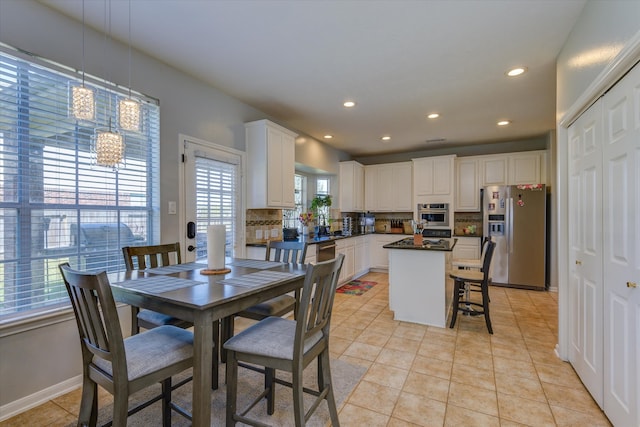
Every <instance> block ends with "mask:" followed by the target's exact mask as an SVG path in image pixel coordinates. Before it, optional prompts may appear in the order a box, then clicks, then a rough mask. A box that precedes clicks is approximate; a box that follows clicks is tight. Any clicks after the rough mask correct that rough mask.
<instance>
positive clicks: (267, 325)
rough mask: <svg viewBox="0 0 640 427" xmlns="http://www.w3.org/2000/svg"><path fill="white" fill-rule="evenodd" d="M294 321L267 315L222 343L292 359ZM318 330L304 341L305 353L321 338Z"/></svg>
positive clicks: (230, 347) (234, 349)
mask: <svg viewBox="0 0 640 427" xmlns="http://www.w3.org/2000/svg"><path fill="white" fill-rule="evenodd" d="M295 333H296V321H295V320H289V319H283V318H282V317H267V318H266V319H264V320H261V321H260V322H258V323H256V324H255V325H252V326H250V327H248V328H247V329H245V330H244V331H242V332H240V333H239V334H238V335H236V336H234V337H233V338H231V339H229V340H228V341H227V342H226V343H224V348H225V350H231V351H236V352H239V353H251V354H256V355H259V356H265V357H271V358H276V359H283V360H293V344H294V340H295ZM322 336H323V334H322V332H321V331H319V332H317V333H315V334H314V335H313V336H311V337H309V338H308V339H307V341H306V342H305V343H304V352H305V353H306V352H307V351H309V349H311V347H313V346H314V345H315V344H317V343H318V342H319V341H320V340H321V339H322Z"/></svg>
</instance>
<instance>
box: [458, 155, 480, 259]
mask: <svg viewBox="0 0 640 427" xmlns="http://www.w3.org/2000/svg"><path fill="white" fill-rule="evenodd" d="M455 200H456V205H455V209H456V211H468V212H477V211H479V210H480V186H479V185H478V161H477V160H475V159H456V197H455ZM454 249H455V248H454Z"/></svg>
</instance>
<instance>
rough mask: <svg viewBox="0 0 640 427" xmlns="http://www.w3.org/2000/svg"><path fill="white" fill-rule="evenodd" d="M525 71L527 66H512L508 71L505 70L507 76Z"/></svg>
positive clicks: (517, 74)
mask: <svg viewBox="0 0 640 427" xmlns="http://www.w3.org/2000/svg"><path fill="white" fill-rule="evenodd" d="M526 72H527V67H516V68H512V69H510V70H509V71H507V73H506V74H507V76H509V77H515V76H519V75H521V74H524V73H526Z"/></svg>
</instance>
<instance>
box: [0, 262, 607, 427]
mask: <svg viewBox="0 0 640 427" xmlns="http://www.w3.org/2000/svg"><path fill="white" fill-rule="evenodd" d="M362 280H373V281H375V282H378V284H377V285H376V286H375V287H373V288H372V289H371V290H369V291H368V292H366V293H365V294H364V295H362V296H351V295H345V294H336V300H335V309H334V314H333V319H332V332H331V352H332V354H333V357H335V358H341V359H344V360H346V361H349V362H351V363H356V364H359V365H363V366H366V367H367V368H368V370H367V372H366V373H365V375H364V377H363V378H362V380H361V381H360V383H359V384H358V385H357V386H356V388H355V389H354V390H353V391H352V393H351V395H350V396H349V397H348V398H347V400H346V402H344V403H343V404H342V406H341V408H340V409H339V410H340V422H341V425H342V426H343V427H350V426H354V427H355V426H358V427H360V426H363V425H366V426H367V427H376V426H381V427H382V426H385V427H401V426H407V427H408V426H459V425H464V426H465V427H470V426H483V427H484V426H509V427H510V426H536V427H538V426H584V425H589V426H609V425H610V423H609V422H608V420H607V419H606V417H605V416H604V414H603V413H602V411H600V409H599V408H598V406H597V405H596V404H595V402H594V401H593V400H592V398H591V396H590V395H589V393H588V392H587V391H586V389H585V388H584V386H583V385H582V383H581V382H580V380H579V378H578V376H577V375H576V374H575V372H574V371H573V369H572V367H571V366H570V365H569V364H568V363H565V362H562V361H560V360H559V359H557V358H556V356H555V354H554V351H553V350H554V346H555V343H556V342H557V325H558V314H557V313H558V310H557V294H556V293H553V292H539V291H526V290H518V289H509V288H498V287H492V288H491V290H490V294H491V320H492V323H493V329H494V335H489V334H488V333H487V330H486V326H485V323H484V318H483V317H481V316H478V317H467V316H458V321H457V323H456V326H455V328H454V329H449V328H446V329H442V328H437V327H428V326H422V325H416V324H412V323H405V322H398V321H394V320H393V313H392V312H391V311H389V307H388V276H387V275H386V274H383V273H369V274H368V275H366V276H365V277H363V278H362ZM237 324H238V325H239V326H241V325H242V322H237ZM109 398H110V396H108V395H107V394H106V393H103V394H102V395H101V405H102V404H104V403H106V402H108V401H109ZM78 401H79V391H74V392H72V393H69V394H67V395H64V396H61V397H59V398H56V399H53V400H51V401H49V402H47V403H45V404H43V405H41V406H39V407H37V408H34V409H32V410H30V411H27V412H25V413H23V414H20V415H18V416H16V417H14V418H11V419H9V420H6V421H4V422H2V423H0V427H7V426H25V425H29V426H63V425H66V424H68V423H71V422H73V421H74V420H75V419H76V418H75V417H76V414H77V409H78Z"/></svg>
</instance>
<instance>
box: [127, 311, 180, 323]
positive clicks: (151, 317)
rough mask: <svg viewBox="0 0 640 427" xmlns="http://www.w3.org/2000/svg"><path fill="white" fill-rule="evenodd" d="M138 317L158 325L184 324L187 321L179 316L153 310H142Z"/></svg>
mask: <svg viewBox="0 0 640 427" xmlns="http://www.w3.org/2000/svg"><path fill="white" fill-rule="evenodd" d="M138 319H140V320H141V321H143V322H147V323H150V324H152V325H156V326H162V325H176V326H178V325H183V324H185V323H187V322H185V321H184V320H182V319H178V318H177V317H172V316H169V315H166V314H162V313H158V312H157V311H151V310H140V312H139V313H138Z"/></svg>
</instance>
